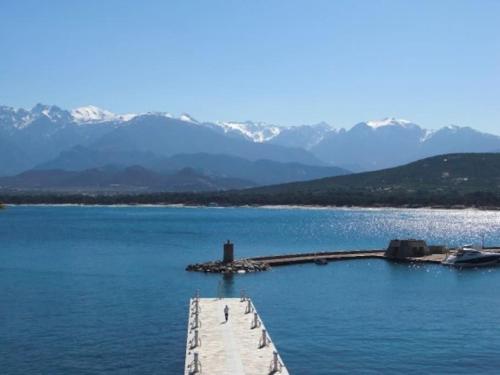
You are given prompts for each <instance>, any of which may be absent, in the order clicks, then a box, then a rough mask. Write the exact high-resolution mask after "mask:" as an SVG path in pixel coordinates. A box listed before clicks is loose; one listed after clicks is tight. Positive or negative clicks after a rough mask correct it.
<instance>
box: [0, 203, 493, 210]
mask: <svg viewBox="0 0 500 375" xmlns="http://www.w3.org/2000/svg"><path fill="white" fill-rule="evenodd" d="M8 207H110V208H131V207H137V208H209V209H235V208H247V209H267V210H336V211H338V210H345V211H350V210H362V211H368V210H369V211H382V210H435V211H439V210H441V211H452V210H454V211H464V210H470V211H492V212H495V211H500V207H488V206H486V207H477V206H462V205H453V206H418V207H417V206H414V205H413V206H410V205H408V206H405V205H402V206H381V205H377V206H332V205H297V204H293V205H284V204H277V205H272V204H264V205H254V204H247V205H211V204H185V203H165V204H163V203H150V204H147V203H119V204H111V203H4V208H8Z"/></svg>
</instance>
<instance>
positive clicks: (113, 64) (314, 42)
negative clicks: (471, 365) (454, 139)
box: [0, 0, 500, 134]
mask: <svg viewBox="0 0 500 375" xmlns="http://www.w3.org/2000/svg"><path fill="white" fill-rule="evenodd" d="M0 43H1V44H0V45H1V50H0V51H1V52H0V104H1V105H8V106H14V107H23V108H31V107H32V106H33V105H35V104H36V103H39V102H41V103H45V104H55V105H58V106H60V107H62V108H67V109H71V108H75V107H79V106H84V105H89V104H93V105H96V106H99V107H102V108H106V109H109V110H111V111H113V112H116V113H128V112H134V113H140V112H147V111H165V112H171V113H173V114H176V115H179V114H181V113H183V112H186V113H189V114H190V115H192V116H193V117H194V118H197V119H199V120H204V121H217V120H239V121H244V120H253V121H265V122H269V123H274V124H278V125H300V124H313V123H318V122H320V121H326V122H328V123H330V124H332V125H334V126H337V127H351V126H353V125H354V124H356V123H358V122H360V121H365V120H372V119H380V118H384V117H392V116H394V117H397V118H404V119H408V120H412V121H413V122H416V123H418V124H420V125H422V126H423V127H426V128H431V129H432V128H439V127H442V126H446V125H450V124H455V125H460V126H471V127H474V128H476V129H479V130H483V131H487V132H492V133H496V134H500V1H497V0H477V1H473V0H469V1H462V0H450V1H447V0H433V1H425V0H419V1H409V0H399V1H382V0H366V1H362V0H357V1H354V0H352V1H351V0H349V1H347V0H346V1H342V0H336V1H329V0H328V1H314V0H309V1H294V0H286V1H285V0H283V1H275V0H267V1H258V0H252V1H244V0H241V1H233V0H225V1H218V0H210V1H207V0H198V1H194V0H182V1H181V0H179V1H175V0H171V1H148V0H142V1H125V0H121V1H120V0H86V1H83V0H82V1H58V0H50V1H45V0H40V1H25V0H2V1H1V2H0Z"/></svg>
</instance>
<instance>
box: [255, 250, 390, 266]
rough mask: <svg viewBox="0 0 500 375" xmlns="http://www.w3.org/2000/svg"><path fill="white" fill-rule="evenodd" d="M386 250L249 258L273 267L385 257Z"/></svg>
mask: <svg viewBox="0 0 500 375" xmlns="http://www.w3.org/2000/svg"><path fill="white" fill-rule="evenodd" d="M384 252H385V250H359V251H324V252H315V253H299V254H287V255H274V256H264V257H254V258H248V259H249V260H252V261H257V262H264V263H266V264H268V265H270V266H271V267H276V266H286V265H290V264H300V263H313V262H315V261H317V260H326V261H329V262H330V261H332V262H333V261H338V260H354V259H369V258H377V259H384V258H385V256H384Z"/></svg>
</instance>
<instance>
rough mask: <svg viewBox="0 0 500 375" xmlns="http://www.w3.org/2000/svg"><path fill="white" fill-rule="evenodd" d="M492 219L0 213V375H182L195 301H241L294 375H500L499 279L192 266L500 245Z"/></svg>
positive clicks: (368, 264) (382, 213)
mask: <svg viewBox="0 0 500 375" xmlns="http://www.w3.org/2000/svg"><path fill="white" fill-rule="evenodd" d="M499 228H500V212H479V211H472V210H465V211H440V210H393V209H391V210H362V209H356V210H326V209H325V210H301V209H255V208H246V209H245V208H226V209H217V208H158V207H28V206H26V207H9V208H8V209H7V210H3V211H0V241H1V246H0V288H1V292H0V372H1V373H2V374H25V373H36V374H103V373H106V374H108V373H112V374H160V373H161V374H177V373H182V369H183V363H184V345H185V333H186V318H187V303H188V298H189V297H190V296H191V295H193V294H194V291H195V290H196V289H197V288H199V289H201V293H202V295H205V296H215V295H216V293H217V288H218V285H219V284H220V283H221V285H222V288H223V290H224V292H225V294H226V296H239V293H240V290H241V289H242V288H244V289H245V290H246V291H247V292H248V294H249V295H250V296H251V297H252V298H253V300H254V302H255V304H256V306H257V309H259V312H260V314H261V315H262V317H263V319H264V321H265V323H266V326H267V328H268V329H269V331H270V333H271V337H272V338H273V340H274V342H275V343H276V345H277V347H278V349H279V350H280V352H281V355H282V357H283V359H284V361H285V363H286V365H287V366H288V368H289V369H290V371H291V373H293V374H331V373H339V374H340V373H346V374H347V373H385V374H389V373H453V374H457V373H479V372H480V373H498V372H499V371H500V288H499V285H500V269H493V268H489V269H481V270H469V271H457V270H453V269H448V268H445V267H441V266H421V267H412V266H408V265H400V264H391V263H387V262H385V261H382V260H364V261H350V262H336V263H330V264H329V265H327V266H324V267H318V266H316V265H302V266H290V267H282V268H276V269H274V270H272V271H271V272H266V273H261V274H250V275H236V276H234V277H232V278H226V279H224V278H223V277H222V276H221V275H205V274H197V273H188V272H185V271H184V268H185V266H186V265H187V264H188V263H193V262H199V261H204V260H212V259H214V258H217V257H219V256H220V248H221V243H222V242H223V241H224V240H226V239H231V240H233V241H234V242H235V244H236V254H237V256H241V257H243V256H250V255H260V254H275V253H287V252H294V251H313V250H333V249H358V248H381V247H385V246H386V244H387V241H388V240H389V239H390V238H393V237H407V236H411V237H422V238H426V239H429V241H430V242H433V243H447V244H448V245H456V244H462V243H464V242H474V241H480V238H481V235H483V234H484V235H485V236H486V242H487V244H488V243H490V244H500V231H499Z"/></svg>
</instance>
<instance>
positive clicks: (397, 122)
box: [365, 117, 418, 129]
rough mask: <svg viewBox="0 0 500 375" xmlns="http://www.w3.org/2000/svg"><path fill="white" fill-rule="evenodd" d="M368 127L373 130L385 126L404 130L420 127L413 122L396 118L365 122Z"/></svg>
mask: <svg viewBox="0 0 500 375" xmlns="http://www.w3.org/2000/svg"><path fill="white" fill-rule="evenodd" d="M365 124H366V125H368V126H369V127H371V128H373V129H377V128H381V127H384V126H400V127H403V128H406V127H413V126H418V125H416V124H414V123H412V122H411V121H408V120H404V119H397V118H395V117H386V118H384V119H382V120H370V121H366V122H365Z"/></svg>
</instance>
